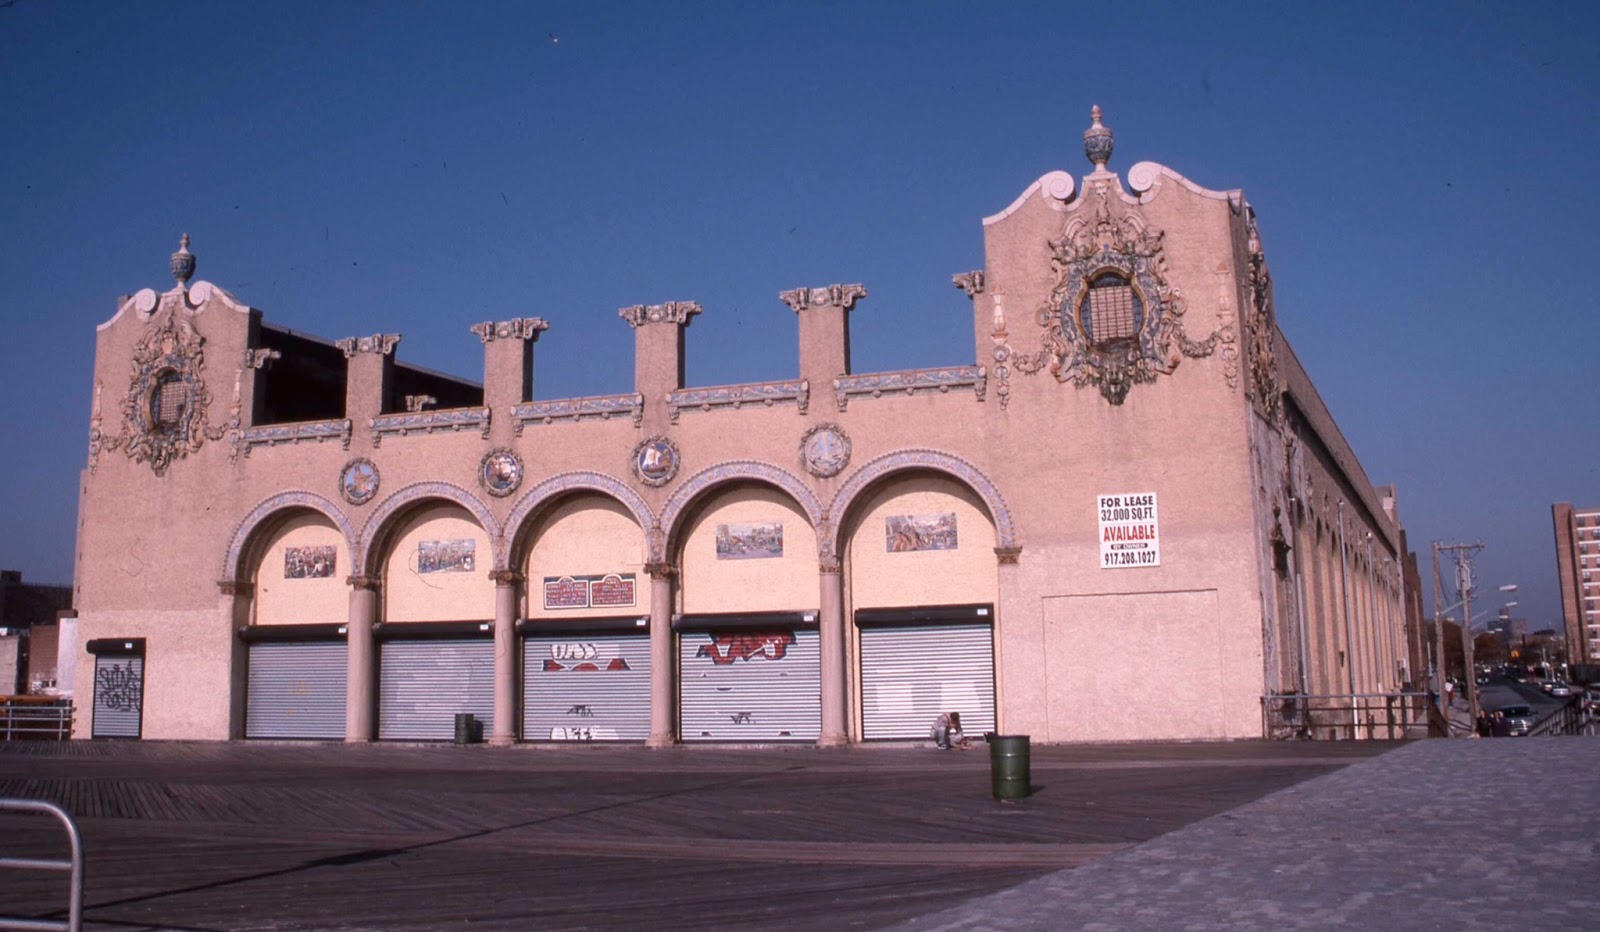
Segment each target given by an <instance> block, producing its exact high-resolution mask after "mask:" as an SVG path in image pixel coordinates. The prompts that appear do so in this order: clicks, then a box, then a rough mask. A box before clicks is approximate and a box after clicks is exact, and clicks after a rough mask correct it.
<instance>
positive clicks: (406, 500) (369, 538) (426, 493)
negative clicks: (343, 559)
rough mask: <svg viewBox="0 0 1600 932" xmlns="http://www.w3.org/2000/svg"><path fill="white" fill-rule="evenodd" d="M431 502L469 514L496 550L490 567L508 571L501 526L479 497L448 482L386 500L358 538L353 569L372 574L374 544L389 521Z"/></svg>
mask: <svg viewBox="0 0 1600 932" xmlns="http://www.w3.org/2000/svg"><path fill="white" fill-rule="evenodd" d="M429 499H436V500H439V501H446V502H453V503H454V504H457V505H460V506H461V507H462V508H465V509H466V510H467V511H468V512H470V513H471V514H472V517H473V518H475V519H476V520H477V522H478V526H479V527H481V528H483V531H484V533H485V534H487V535H488V536H489V541H490V544H491V545H492V546H493V547H494V551H495V552H494V554H493V560H492V561H491V562H490V566H492V567H493V568H495V569H504V568H505V565H504V560H505V556H504V554H503V552H502V551H503V550H504V547H503V541H502V540H501V534H500V522H498V521H496V520H495V519H494V515H493V514H491V513H490V511H489V509H488V508H487V507H485V506H484V504H483V502H481V501H479V500H478V497H477V496H476V495H473V494H472V493H471V492H468V491H467V490H466V489H463V488H462V487H461V486H459V485H455V484H453V483H449V482H413V483H412V484H411V485H408V486H406V487H404V488H402V489H398V490H396V491H395V493H394V494H393V495H391V496H389V497H388V498H386V499H384V500H383V502H382V503H381V504H379V505H378V507H377V508H376V509H375V510H374V511H373V512H372V514H371V516H369V517H368V518H367V523H366V524H364V525H362V527H361V536H360V537H359V538H357V540H358V542H359V545H360V549H359V551H356V552H354V553H352V555H351V558H350V559H351V564H352V569H355V568H359V569H360V575H366V574H370V573H371V572H372V571H373V568H372V567H370V566H368V565H367V563H368V559H369V557H370V554H371V548H372V544H373V542H374V541H376V540H377V538H378V535H379V534H380V533H382V531H383V530H384V528H385V526H386V525H387V524H388V523H389V521H390V519H392V518H394V516H395V515H397V514H399V513H401V512H402V511H404V510H405V509H406V508H407V507H408V506H410V505H414V504H416V503H417V502H422V501H427V500H429Z"/></svg>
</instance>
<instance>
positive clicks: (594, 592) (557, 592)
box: [544, 573, 635, 609]
mask: <svg viewBox="0 0 1600 932" xmlns="http://www.w3.org/2000/svg"><path fill="white" fill-rule="evenodd" d="M634 590H635V587H634V575H633V574H632V573H622V574H618V573H607V574H605V575H603V576H546V577H545V578H544V607H545V608H546V609H563V608H608V607H609V608H625V607H629V606H632V605H633V604H634Z"/></svg>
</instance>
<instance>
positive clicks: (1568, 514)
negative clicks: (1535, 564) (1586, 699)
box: [1550, 502, 1600, 665]
mask: <svg viewBox="0 0 1600 932" xmlns="http://www.w3.org/2000/svg"><path fill="white" fill-rule="evenodd" d="M1550 511H1551V517H1552V519H1553V520H1554V522H1555V531H1556V579H1557V581H1558V582H1559V583H1560V585H1561V618H1562V622H1563V626H1562V633H1563V634H1565V635H1566V641H1567V651H1568V655H1569V659H1570V662H1571V663H1574V664H1589V665H1592V664H1600V508H1574V507H1573V506H1572V505H1571V504H1570V503H1568V502H1558V503H1556V504H1555V505H1553V506H1551V509H1550Z"/></svg>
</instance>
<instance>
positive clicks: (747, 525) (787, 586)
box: [674, 483, 817, 614]
mask: <svg viewBox="0 0 1600 932" xmlns="http://www.w3.org/2000/svg"><path fill="white" fill-rule="evenodd" d="M698 504H700V505H701V506H703V507H696V508H694V509H693V510H692V511H691V512H690V513H689V515H688V517H687V519H686V520H685V522H684V524H683V527H682V529H681V533H680V535H679V536H678V545H677V549H676V552H675V554H674V556H675V557H676V558H677V562H678V565H679V566H681V567H682V573H681V574H680V576H679V584H680V586H681V589H682V592H683V605H682V610H683V612H684V613H685V614H698V613H723V614H726V613H728V612H771V611H803V610H814V609H815V608H816V605H817V535H816V532H815V531H814V530H813V529H812V526H811V522H810V519H809V517H808V516H807V515H806V514H805V512H804V511H803V510H802V509H801V506H800V505H799V504H798V503H797V502H795V500H794V499H793V498H792V497H791V496H790V495H788V494H787V492H786V491H785V490H779V489H774V488H771V487H769V486H763V485H753V484H750V483H741V484H738V485H732V486H726V487H719V488H717V489H716V490H715V491H714V492H712V493H711V494H710V495H708V496H705V497H703V498H701V499H699V500H698ZM730 541H731V542H733V543H734V544H735V546H731V547H730V546H729V543H730ZM719 543H720V544H721V546H719Z"/></svg>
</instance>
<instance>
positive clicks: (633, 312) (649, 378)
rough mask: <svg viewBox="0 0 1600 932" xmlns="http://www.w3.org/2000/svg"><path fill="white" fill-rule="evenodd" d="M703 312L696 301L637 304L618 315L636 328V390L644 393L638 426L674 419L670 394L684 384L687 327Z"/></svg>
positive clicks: (659, 427)
mask: <svg viewBox="0 0 1600 932" xmlns="http://www.w3.org/2000/svg"><path fill="white" fill-rule="evenodd" d="M699 313H700V305H698V304H696V303H694V302H693V301H669V302H667V303H666V304H636V305H634V306H633V307H625V308H621V309H619V310H618V311H617V316H619V317H621V318H622V319H623V320H625V321H627V322H628V326H630V327H632V328H633V390H634V391H636V392H638V393H639V394H640V395H643V396H644V415H643V417H642V418H641V419H640V421H639V426H641V427H643V428H644V429H646V430H648V431H651V432H659V431H664V430H666V428H667V426H668V425H669V424H670V423H671V418H670V416H669V414H668V408H667V396H668V395H670V394H672V393H673V392H675V391H677V390H679V389H680V388H683V383H684V368H683V342H684V331H686V330H687V329H688V327H689V323H690V322H691V321H693V320H694V318H695V316H696V315H698V314H699Z"/></svg>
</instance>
